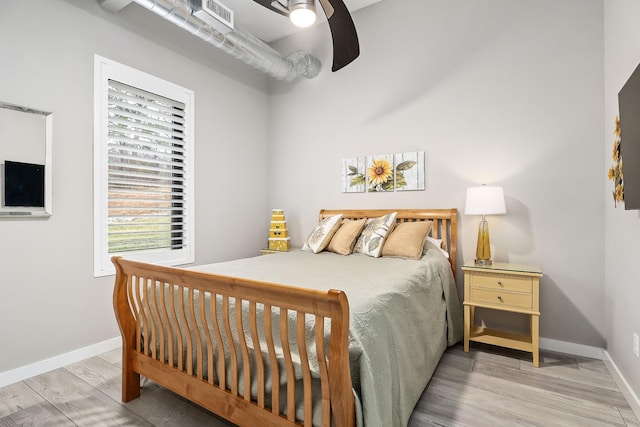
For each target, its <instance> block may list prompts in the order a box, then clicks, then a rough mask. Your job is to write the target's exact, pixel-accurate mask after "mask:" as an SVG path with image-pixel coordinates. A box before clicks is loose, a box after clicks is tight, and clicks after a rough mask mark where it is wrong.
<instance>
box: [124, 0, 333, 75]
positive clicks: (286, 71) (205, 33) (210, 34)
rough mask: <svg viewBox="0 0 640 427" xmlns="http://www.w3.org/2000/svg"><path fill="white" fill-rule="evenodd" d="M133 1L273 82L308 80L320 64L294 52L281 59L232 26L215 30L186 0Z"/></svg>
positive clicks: (314, 59)
mask: <svg viewBox="0 0 640 427" xmlns="http://www.w3.org/2000/svg"><path fill="white" fill-rule="evenodd" d="M133 1H134V2H135V3H137V4H138V5H140V6H142V7H144V8H146V9H148V10H150V11H151V12H154V13H155V14H157V15H159V16H161V17H162V18H164V19H166V20H167V21H169V22H171V23H173V24H174V25H177V26H178V27H180V28H182V29H184V30H186V31H189V32H190V33H191V34H193V35H195V36H197V37H199V38H200V39H202V40H204V41H206V42H207V43H210V44H212V45H214V46H215V47H217V48H219V49H222V50H223V51H225V52H226V53H228V54H230V55H232V56H234V57H236V58H237V59H239V60H241V61H243V62H245V63H246V64H248V65H251V66H252V67H254V68H256V69H258V70H260V71H261V72H263V73H265V74H268V75H269V76H271V77H273V78H275V79H278V80H285V81H292V80H294V79H295V78H297V77H299V76H305V77H307V78H309V79H311V78H314V77H316V76H317V75H318V74H319V73H320V68H321V64H320V61H319V60H318V59H317V58H316V57H314V56H312V55H311V54H309V53H306V52H302V51H297V52H294V53H292V54H290V55H289V56H287V57H283V56H282V55H281V54H280V53H279V52H278V51H276V50H275V49H273V48H272V47H271V46H269V45H268V44H266V43H265V42H263V41H262V40H260V39H259V38H257V37H256V36H254V35H253V34H251V33H248V32H246V31H244V30H242V29H241V28H237V27H236V28H235V29H234V30H232V31H231V32H229V33H227V34H224V33H221V32H220V31H217V30H216V29H215V28H213V27H211V26H210V25H208V24H206V23H204V22H202V21H200V20H199V19H198V18H196V17H195V16H193V15H192V13H193V9H192V6H191V3H190V0H133Z"/></svg>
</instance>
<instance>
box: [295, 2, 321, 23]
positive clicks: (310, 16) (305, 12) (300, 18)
mask: <svg viewBox="0 0 640 427" xmlns="http://www.w3.org/2000/svg"><path fill="white" fill-rule="evenodd" d="M289 19H291V22H293V25H295V26H297V27H301V28H306V27H309V26H311V25H313V23H314V22H316V11H315V7H314V6H309V5H307V4H304V3H299V4H297V5H295V6H294V8H293V9H292V10H291V12H290V13H289Z"/></svg>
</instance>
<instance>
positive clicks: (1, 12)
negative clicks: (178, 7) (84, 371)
mask: <svg viewBox="0 0 640 427" xmlns="http://www.w3.org/2000/svg"><path fill="white" fill-rule="evenodd" d="M127 9H128V10H125V11H123V12H121V14H118V15H114V14H111V13H110V12H106V11H104V10H102V9H101V8H100V7H99V6H98V3H97V2H96V1H88V0H86V1H84V0H83V1H75V0H74V1H68V2H65V1H60V0H29V1H24V0H3V1H2V2H0V39H2V43H0V58H2V66H1V67H0V99H1V100H2V101H4V102H9V103H13V104H19V105H24V106H28V107H32V108H36V109H40V110H45V111H52V112H53V113H54V119H53V133H54V142H53V181H54V182H53V207H54V209H53V212H54V215H53V216H52V217H51V218H50V219H48V220H31V221H25V220H20V221H15V220H14V221H9V220H0V288H1V289H2V296H1V297H0V325H2V327H0V343H2V345H1V347H2V356H0V373H2V372H5V371H9V370H12V369H14V368H17V367H20V366H24V365H28V364H30V363H34V362H37V361H40V360H43V359H46V358H49V357H52V356H56V355H59V354H62V353H66V352H70V351H72V350H76V349H78V348H82V347H85V346H89V345H92V344H95V343H98V342H101V341H104V340H107V339H110V338H113V337H116V336H119V332H118V328H117V325H116V322H115V318H114V315H113V309H112V302H111V301H112V283H113V277H105V278H100V279H94V278H93V274H92V259H93V258H92V250H93V246H92V245H93V241H92V235H93V231H92V230H93V228H92V227H93V224H92V221H93V214H92V206H93V191H92V177H93V172H92V164H93V152H92V147H93V141H92V135H93V131H92V127H93V92H92V91H93V55H94V54H99V55H102V56H105V57H107V58H110V59H113V60H116V61H118V62H122V63H124V64H127V65H129V66H132V67H135V68H138V69H140V70H142V71H145V72H149V73H152V74H155V75H157V76H159V77H161V78H165V79H167V80H170V81H172V82H174V83H177V84H179V85H182V86H185V87H187V88H190V89H193V90H194V91H195V102H196V105H195V108H196V129H195V138H196V156H197V157H196V166H195V167H196V198H195V204H196V263H198V264H200V263H206V262H213V261H218V260H226V259H231V258H238V257H242V256H251V255H258V254H259V249H260V248H261V247H263V246H264V240H265V239H266V234H265V226H266V224H268V220H267V219H266V220H265V221H264V222H256V221H255V218H256V215H259V216H260V217H264V218H268V215H269V205H268V200H267V193H266V191H264V189H265V185H266V182H267V180H266V179H265V177H266V175H267V173H266V166H265V160H264V159H265V158H266V157H267V149H268V147H267V137H266V135H267V127H268V123H267V105H268V102H267V101H268V95H267V94H266V90H267V84H266V77H264V76H262V75H260V74H258V73H257V72H255V71H253V70H252V69H250V68H249V67H246V66H245V65H244V64H241V63H240V62H237V61H236V60H229V59H227V57H228V56H227V55H225V54H223V53H217V51H216V49H215V48H213V47H210V46H207V47H206V49H204V48H203V46H204V43H201V42H199V41H198V40H197V39H195V38H193V37H191V36H189V35H187V34H186V33H185V34H184V35H183V34H181V33H179V32H178V30H177V28H176V29H174V28H175V27H174V26H173V25H171V24H166V25H165V24H164V21H162V20H161V19H160V18H157V17H155V15H153V14H150V13H148V12H147V13H140V8H139V7H138V6H136V5H132V6H129V7H127ZM136 27H137V28H136ZM149 28H156V29H159V30H161V31H160V34H163V35H164V36H166V37H167V39H168V40H188V42H186V43H184V45H185V46H186V48H185V49H184V52H183V53H184V54H180V53H177V52H176V51H173V50H170V49H168V48H167V47H165V46H163V44H167V45H170V44H171V43H172V42H171V41H170V42H167V43H164V41H163V40H159V41H158V42H155V41H153V39H150V38H148V37H145V36H147V34H146V33H145V32H146V31H147V29H149ZM161 43H162V44H161ZM202 52H208V53H207V54H206V55H203V54H201V53H202ZM216 67H218V68H216ZM231 76H233V77H231ZM5 143H7V141H0V144H5Z"/></svg>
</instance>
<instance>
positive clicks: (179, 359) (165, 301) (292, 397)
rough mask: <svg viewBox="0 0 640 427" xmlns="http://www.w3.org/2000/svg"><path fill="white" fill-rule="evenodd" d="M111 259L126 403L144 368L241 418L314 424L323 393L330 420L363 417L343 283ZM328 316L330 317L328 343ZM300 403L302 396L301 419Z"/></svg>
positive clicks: (324, 414) (324, 419) (348, 422)
mask: <svg viewBox="0 0 640 427" xmlns="http://www.w3.org/2000/svg"><path fill="white" fill-rule="evenodd" d="M112 261H113V263H114V264H115V266H116V282H115V289H114V296H113V303H114V309H115V313H116V317H117V320H118V325H119V327H120V331H121V334H122V341H123V346H122V400H123V401H125V402H128V401H130V400H132V399H135V398H136V397H138V396H139V395H140V376H141V375H142V376H145V377H147V378H149V379H151V380H153V381H155V382H156V383H158V384H160V385H162V386H164V387H166V388H168V389H170V390H172V391H173V392H175V393H177V394H179V395H181V396H183V397H185V398H187V399H189V400H191V401H193V402H195V403H197V404H199V405H200V406H202V407H204V408H207V409H209V410H211V411H212V412H214V413H216V414H218V415H220V416H222V417H224V418H226V419H228V420H229V421H231V422H233V423H236V424H238V425H241V426H243V425H252V426H256V425H259V426H276V425H277V426H284V425H305V426H311V425H312V421H313V408H312V407H313V403H314V402H315V401H321V405H320V407H321V409H320V410H317V409H316V410H315V413H316V418H318V417H320V419H321V425H322V426H329V425H331V424H332V422H333V425H335V426H338V427H340V426H353V425H354V397H353V394H352V386H351V374H350V369H349V353H348V344H349V342H348V341H349V304H348V301H347V297H346V295H345V294H344V293H343V292H342V291H337V290H330V291H327V292H324V291H316V290H309V289H303V288H295V287H290V286H283V285H278V284H272V283H264V282H259V281H252V280H244V279H239V278H233V277H225V276H219V275H214V274H207V273H202V272H197V271H191V270H185V269H178V268H171V267H162V266H157V265H151V264H145V263H141V262H135V261H130V260H125V259H123V258H120V257H114V258H113V259H112ZM243 308H244V310H243ZM280 319H287V321H280ZM305 319H307V320H308V319H312V320H313V322H311V323H312V324H313V325H314V328H315V330H314V332H313V334H312V335H311V334H308V333H307V332H306V331H305ZM325 319H330V325H331V326H330V335H329V336H330V338H329V343H328V344H327V342H326V338H325V331H324V328H325ZM307 323H309V322H307ZM292 325H295V326H293V327H292ZM274 331H275V332H274ZM310 336H312V337H313V338H309V337H310ZM232 342H235V343H236V344H235V345H230V344H229V343H232ZM327 346H328V349H329V351H328V354H326V348H327ZM296 349H297V351H296ZM277 358H279V359H280V362H279V363H278V362H277ZM298 359H299V361H300V362H299V363H298V362H297V360H298ZM315 360H317V363H316V362H314V361H315ZM294 361H296V363H294ZM310 361H311V362H310ZM314 363H315V365H314ZM314 366H315V372H316V375H312V369H313V367H314ZM296 367H297V368H298V371H302V375H301V378H300V374H299V372H298V378H296V376H295V371H296ZM312 376H313V377H319V378H312ZM271 378H274V379H279V378H286V385H282V386H275V383H278V384H282V381H277V380H276V381H274V386H273V387H271V386H270V384H271V381H269V380H270V379H271ZM314 383H315V384H316V386H314V385H313V384H314ZM318 383H319V384H320V386H319V387H318V386H317V384H318ZM313 393H315V395H313ZM300 396H302V399H300ZM297 401H302V402H303V404H302V406H300V405H299V406H298V417H296V402H297ZM301 412H302V414H303V415H302V417H300V413H301ZM296 418H297V419H296Z"/></svg>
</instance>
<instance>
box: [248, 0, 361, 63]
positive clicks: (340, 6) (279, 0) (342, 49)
mask: <svg viewBox="0 0 640 427" xmlns="http://www.w3.org/2000/svg"><path fill="white" fill-rule="evenodd" d="M253 1H255V2H256V3H258V4H260V5H262V6H264V7H266V8H267V9H270V10H272V11H274V12H276V13H279V14H281V15H284V16H288V17H289V18H290V19H291V20H292V21H293V22H294V24H296V25H298V26H308V25H311V24H312V23H313V21H314V20H315V9H316V6H315V0H253ZM319 1H320V4H321V5H322V9H323V10H324V13H325V15H326V16H327V20H328V21H329V29H330V30H331V38H332V39H333V66H332V67H331V71H338V70H339V69H341V68H342V67H344V66H346V65H348V64H350V63H351V62H352V61H353V60H354V59H356V58H357V57H358V55H360V44H359V42H358V34H357V33H356V27H355V25H354V24H353V19H351V14H350V13H349V10H348V9H347V6H345V4H344V2H343V1H342V0H319ZM298 18H301V19H302V22H301V23H296V19H298ZM305 18H307V19H308V21H306V22H304V20H305ZM309 21H310V22H309ZM305 24H306V25H305Z"/></svg>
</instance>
